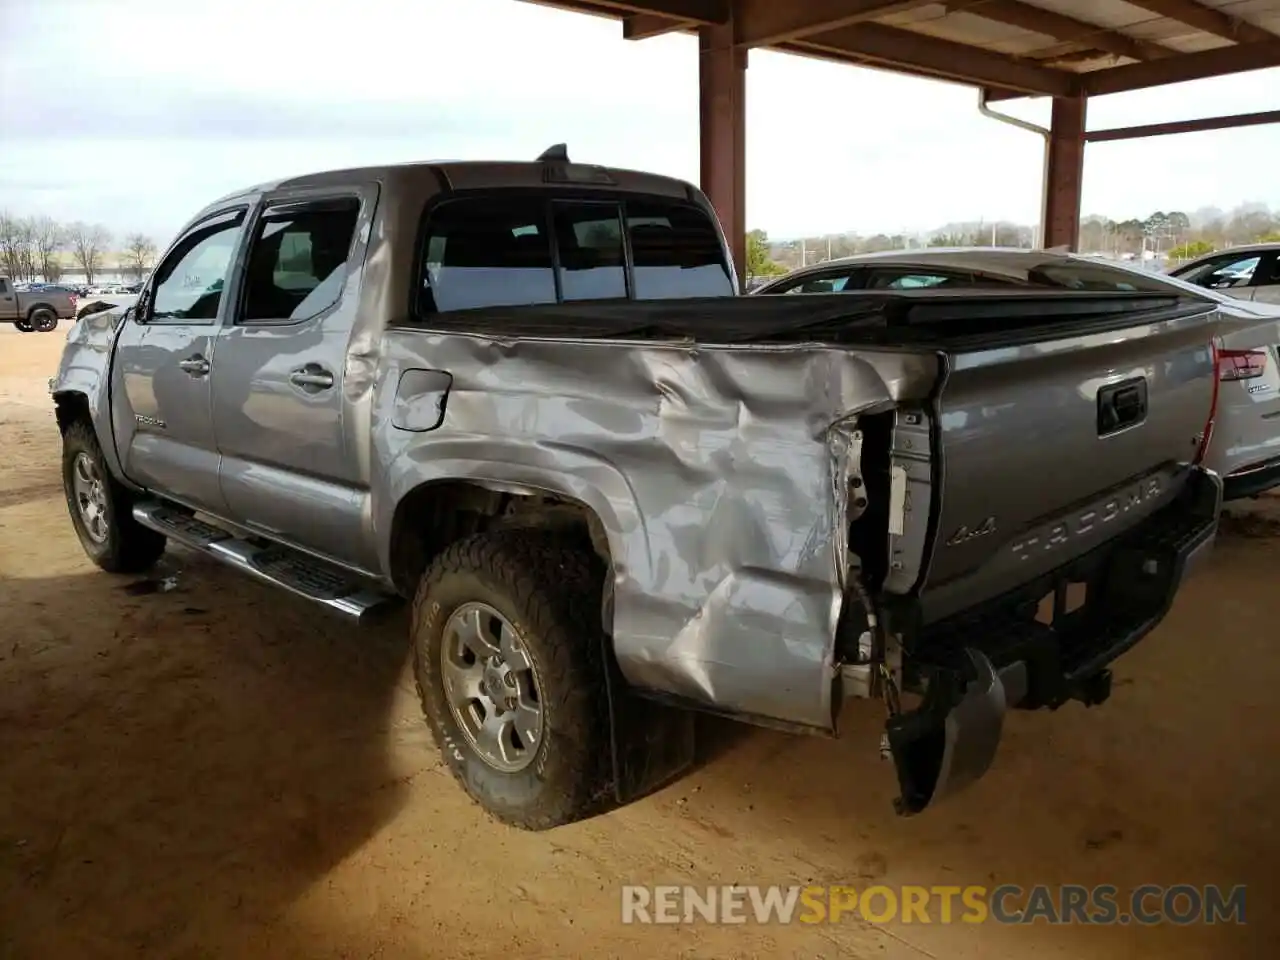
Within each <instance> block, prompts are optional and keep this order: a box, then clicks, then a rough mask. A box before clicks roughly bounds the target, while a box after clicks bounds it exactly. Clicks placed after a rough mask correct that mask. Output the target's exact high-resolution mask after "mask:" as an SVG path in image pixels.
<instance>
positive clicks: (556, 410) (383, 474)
mask: <svg viewBox="0 0 1280 960" xmlns="http://www.w3.org/2000/svg"><path fill="white" fill-rule="evenodd" d="M937 363H938V361H937V359H936V358H935V357H934V356H933V355H931V354H927V353H926V354H922V355H912V354H907V353H893V352H887V351H884V352H881V351H862V352H860V353H859V354H854V353H850V352H848V351H847V350H840V349H836V348H830V347H822V346H810V345H802V346H786V347H779V346H768V347H764V346H761V347H751V348H746V347H736V348H735V347H708V346H696V347H695V346H692V345H689V346H680V345H672V344H669V343H668V344H646V343H632V344H620V343H617V342H613V343H606V342H599V341H594V342H592V341H564V340H560V341H550V340H509V341H504V340H499V339H494V338H486V337H479V336H467V335H460V334H459V335H454V334H439V333H428V332H410V331H403V330H390V331H388V332H387V334H386V336H385V339H384V342H383V360H382V363H381V364H380V365H379V369H380V371H381V373H380V374H379V377H380V380H381V383H380V385H379V388H378V389H377V390H376V391H375V396H376V397H377V399H376V409H375V414H374V438H373V439H374V463H373V465H372V467H373V472H374V475H373V480H374V483H373V488H374V491H373V517H372V522H373V523H374V525H375V529H377V530H378V531H380V536H379V539H380V540H382V541H383V542H384V543H385V542H386V532H387V531H389V530H390V527H391V524H392V520H393V515H394V511H395V506H396V503H397V502H399V501H400V499H401V498H402V497H404V496H405V495H406V494H407V493H408V492H409V491H410V490H412V489H414V488H415V487H417V486H418V485H419V484H422V483H430V482H435V481H440V480H453V479H467V480H472V481H477V482H481V483H486V484H491V485H494V486H497V487H503V486H506V487H514V488H521V489H524V488H531V489H535V490H546V491H549V492H553V493H556V494H559V495H563V496H567V497H571V498H573V499H575V500H578V501H580V502H581V503H583V504H585V505H586V506H587V507H589V508H590V509H591V510H592V511H593V512H594V513H595V514H596V515H597V517H598V518H599V519H600V521H601V523H602V524H603V527H604V530H605V532H606V535H607V538H608V544H609V550H610V553H611V560H612V564H613V621H612V625H611V632H612V637H613V644H614V649H615V652H616V655H617V659H618V663H619V666H620V667H621V670H622V672H623V674H624V676H625V677H626V678H627V680H628V681H629V682H630V683H631V684H633V685H635V686H638V687H641V688H646V689H648V690H651V691H657V692H662V693H668V694H672V695H675V696H678V697H682V698H685V699H687V700H690V701H694V702H696V703H699V704H701V705H704V706H706V707H708V708H710V709H713V710H715V711H718V712H724V713H729V714H735V715H740V716H744V717H749V718H753V719H756V720H758V721H774V722H779V723H782V724H787V725H796V726H801V727H810V728H817V729H821V730H826V731H829V730H831V729H832V726H833V704H832V702H831V701H832V692H833V682H832V681H833V677H834V673H835V670H836V666H835V664H834V659H833V645H834V642H835V633H836V624H837V621H838V619H839V616H840V610H841V602H842V594H843V591H844V579H845V562H846V531H847V520H848V515H847V509H848V504H847V499H848V498H847V496H846V492H847V486H846V480H847V478H848V476H849V470H850V469H851V467H856V465H854V464H851V463H850V459H851V458H850V450H851V446H850V442H849V439H850V433H851V432H852V430H853V429H854V425H855V419H854V418H855V417H856V415H857V414H858V413H859V412H870V411H884V410H888V409H891V408H892V407H893V406H894V404H895V402H896V401H898V400H900V399H904V398H913V399H916V400H919V399H923V398H924V397H926V396H927V395H928V393H929V391H930V389H931V388H932V387H933V385H934V382H935V380H936V377H937V373H938V368H937ZM413 370H419V371H447V373H448V377H449V379H447V380H444V381H443V382H446V383H447V384H448V387H447V396H444V400H443V402H444V406H445V415H444V416H443V418H442V421H441V423H440V426H439V427H438V428H436V429H427V430H418V431H407V430H404V429H401V428H399V427H397V426H396V425H395V420H396V417H397V411H396V409H395V408H396V404H397V403H400V404H401V405H402V406H403V404H405V403H412V402H418V403H433V402H437V400H433V399H431V398H428V397H420V398H417V400H416V401H415V400H414V399H413V398H411V397H410V398H406V397H405V396H403V395H402V396H400V398H399V399H397V386H398V385H399V384H400V383H402V382H404V383H410V382H413V381H414V380H415V378H416V379H417V380H418V381H421V382H431V377H430V375H422V374H411V375H410V376H409V377H408V378H407V379H406V378H405V374H406V372H407V371H413ZM424 376H425V377H426V379H425V380H423V377H424ZM442 376H443V375H442ZM441 395H443V391H441ZM437 399H438V398H437ZM425 422H426V423H427V424H430V423H432V422H434V417H432V416H429V417H427V418H426V420H425ZM852 449H855V450H856V447H854V448H852ZM386 560H387V558H386V557H384V562H385V561H386Z"/></svg>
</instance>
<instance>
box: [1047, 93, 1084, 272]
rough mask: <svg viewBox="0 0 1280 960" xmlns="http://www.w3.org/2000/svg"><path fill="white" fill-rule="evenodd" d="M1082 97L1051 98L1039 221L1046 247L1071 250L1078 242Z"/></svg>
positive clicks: (1082, 135)
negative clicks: (1050, 114)
mask: <svg viewBox="0 0 1280 960" xmlns="http://www.w3.org/2000/svg"><path fill="white" fill-rule="evenodd" d="M1087 102H1088V101H1086V100H1085V98H1084V97H1075V98H1072V99H1066V98H1060V97H1055V98H1054V101H1053V115H1052V120H1051V121H1050V123H1049V142H1048V144H1047V146H1046V155H1045V165H1044V201H1043V204H1042V208H1041V220H1040V222H1041V223H1042V224H1043V225H1044V239H1043V243H1044V245H1045V246H1046V247H1068V248H1070V249H1071V250H1075V248H1076V244H1077V243H1079V241H1080V191H1081V185H1082V184H1083V182H1084V143H1085V141H1084V116H1085V105H1086V103H1087Z"/></svg>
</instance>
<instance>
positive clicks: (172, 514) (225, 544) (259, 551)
mask: <svg viewBox="0 0 1280 960" xmlns="http://www.w3.org/2000/svg"><path fill="white" fill-rule="evenodd" d="M133 518H134V519H135V520H137V521H138V523H140V524H142V525H143V526H144V527H148V528H149V529H151V530H154V531H156V532H157V533H161V534H163V535H164V536H166V537H168V538H169V539H170V540H174V541H176V542H177V543H181V544H182V545H183V546H185V547H188V548H190V549H192V550H197V551H199V552H200V553H203V554H205V555H207V556H210V557H213V559H215V560H219V561H221V562H222V563H225V564H227V565H228V566H231V567H235V568H236V569H237V570H241V571H243V572H244V573H247V574H249V575H250V576H252V577H256V578H257V579H259V580H261V581H263V582H264V583H270V584H272V585H274V586H277V587H281V588H283V589H285V590H288V591H289V592H290V593H292V594H295V595H296V596H299V597H304V598H306V599H307V600H311V601H313V602H315V603H318V604H320V605H321V606H324V607H327V608H329V609H330V610H333V611H335V612H337V613H341V614H343V615H344V616H347V617H350V618H352V619H353V620H355V621H357V622H358V623H367V622H369V621H371V620H373V619H374V617H375V616H376V615H377V614H380V613H382V612H383V610H384V609H385V608H387V607H389V606H391V605H393V604H396V603H398V602H399V597H396V596H395V595H393V594H390V593H387V592H384V591H382V590H379V589H377V588H376V587H374V586H372V585H370V584H368V583H364V582H361V581H360V580H359V578H357V577H356V576H355V575H354V574H349V573H347V572H345V571H342V570H340V569H338V568H335V567H333V566H331V565H329V564H327V563H324V562H323V561H320V560H316V559H314V558H313V557H309V556H307V555H306V554H305V553H302V552H300V551H298V550H294V549H291V548H290V547H285V546H281V545H280V544H268V545H265V546H264V545H261V544H256V543H253V542H251V541H249V540H245V539H242V538H241V537H238V536H236V535H235V534H233V533H231V532H230V531H228V530H225V529H223V528H222V527H217V526H214V525H213V524H211V523H205V522H204V521H203V520H199V519H197V518H196V517H194V516H192V514H190V513H188V512H186V511H184V510H181V509H179V508H175V507H171V506H169V505H167V504H163V503H157V502H155V501H147V502H144V503H139V504H137V505H136V506H134V508H133Z"/></svg>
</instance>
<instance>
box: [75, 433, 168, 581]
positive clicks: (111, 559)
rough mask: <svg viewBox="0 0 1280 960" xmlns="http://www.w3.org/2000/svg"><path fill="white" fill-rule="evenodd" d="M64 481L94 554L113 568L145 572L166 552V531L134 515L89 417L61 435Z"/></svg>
mask: <svg viewBox="0 0 1280 960" xmlns="http://www.w3.org/2000/svg"><path fill="white" fill-rule="evenodd" d="M62 487H63V490H64V491H65V493H66V497H67V510H68V512H70V514H71V522H72V524H73V525H74V526H75V528H76V535H77V536H78V537H79V538H80V545H81V546H82V547H84V552H85V553H87V554H88V555H89V559H90V560H92V561H93V562H94V563H96V564H97V565H98V566H100V567H101V568H102V569H103V570H106V571H108V572H110V573H141V572H142V571H143V570H146V569H148V568H149V567H151V566H152V565H154V564H155V562H156V561H157V560H159V559H160V555H161V554H162V553H164V543H165V540H164V537H162V536H161V535H160V534H158V533H156V532H155V531H154V530H150V529H148V528H147V527H144V526H142V524H140V523H138V521H136V520H134V519H133V513H132V508H133V502H132V497H130V496H129V491H128V490H126V489H125V488H124V487H123V486H121V485H120V483H119V482H117V481H116V479H115V477H113V476H112V475H111V472H110V470H108V468H107V464H106V461H105V460H104V459H103V456H102V448H101V447H99V446H98V438H97V437H96V436H95V435H94V432H93V429H92V428H91V427H90V426H89V425H88V424H87V423H85V422H84V421H78V422H76V423H73V424H71V425H70V426H69V427H67V431H66V433H65V434H63V437H62Z"/></svg>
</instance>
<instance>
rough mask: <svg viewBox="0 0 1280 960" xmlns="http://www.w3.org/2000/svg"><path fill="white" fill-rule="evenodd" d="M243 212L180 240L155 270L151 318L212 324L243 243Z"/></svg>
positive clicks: (159, 321) (202, 228) (197, 228)
mask: <svg viewBox="0 0 1280 960" xmlns="http://www.w3.org/2000/svg"><path fill="white" fill-rule="evenodd" d="M243 222H244V213H243V212H238V213H237V214H236V215H235V216H234V218H232V219H221V220H219V221H217V222H216V223H212V224H207V225H204V226H197V227H196V228H195V229H194V230H192V231H191V232H190V233H188V234H187V235H186V236H185V237H183V238H182V240H180V241H179V242H178V245H177V246H176V247H175V248H174V249H173V251H172V252H171V253H170V254H169V256H168V257H166V258H165V261H164V262H163V263H162V264H160V266H159V268H158V269H157V270H156V273H155V286H154V288H153V293H152V298H151V315H150V319H151V320H152V321H153V322H158V323H164V322H169V323H200V324H206V323H213V322H214V320H215V319H217V316H218V308H219V306H220V305H221V303H222V294H223V288H224V287H225V286H226V283H227V277H228V274H229V273H230V272H231V262H232V260H233V259H234V258H235V252H236V247H237V246H238V245H239V243H240V228H241V225H242V224H243Z"/></svg>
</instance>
